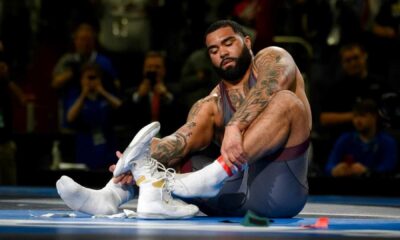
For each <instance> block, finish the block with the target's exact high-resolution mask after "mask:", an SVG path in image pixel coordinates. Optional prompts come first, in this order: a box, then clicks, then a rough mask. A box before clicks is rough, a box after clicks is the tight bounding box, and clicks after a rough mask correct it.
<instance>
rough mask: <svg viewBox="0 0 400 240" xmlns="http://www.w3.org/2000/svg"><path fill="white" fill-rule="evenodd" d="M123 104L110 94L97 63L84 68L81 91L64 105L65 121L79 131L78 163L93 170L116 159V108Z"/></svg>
mask: <svg viewBox="0 0 400 240" xmlns="http://www.w3.org/2000/svg"><path fill="white" fill-rule="evenodd" d="M121 104H122V101H121V100H120V99H119V98H117V97H115V96H114V95H112V94H111V93H110V92H108V91H107V90H106V89H105V88H104V87H103V83H102V75H101V70H100V68H99V66H98V65H96V64H87V65H85V66H84V67H83V68H82V74H81V89H80V90H79V91H75V92H71V93H70V94H69V96H68V98H67V101H66V102H65V105H66V106H65V109H66V111H65V112H66V121H67V123H68V125H69V127H71V128H72V129H74V130H75V131H76V155H77V156H76V161H77V162H79V163H85V164H86V165H87V166H88V167H89V168H90V169H107V167H108V165H109V164H111V163H113V162H114V159H115V157H114V156H115V150H116V146H115V136H114V135H115V133H114V132H113V131H114V129H113V122H112V115H113V112H112V111H113V109H117V108H119V107H120V106H121Z"/></svg>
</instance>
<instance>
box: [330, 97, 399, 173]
mask: <svg viewBox="0 0 400 240" xmlns="http://www.w3.org/2000/svg"><path fill="white" fill-rule="evenodd" d="M353 115H354V117H353V126H354V128H355V131H352V132H346V133H343V134H342V135H341V136H340V138H339V139H338V140H337V141H336V143H335V146H334V148H333V150H332V152H331V154H330V156H329V161H328V163H327V165H326V171H327V173H328V174H329V175H332V176H334V177H343V176H361V175H367V174H388V173H393V172H394V170H395V167H396V162H397V147H396V146H397V145H396V141H395V140H394V138H393V137H392V136H390V135H389V134H387V133H385V132H384V131H383V130H381V129H380V127H379V117H378V109H377V105H376V103H375V102H374V101H373V100H363V101H361V102H358V103H356V104H355V106H354V110H353Z"/></svg>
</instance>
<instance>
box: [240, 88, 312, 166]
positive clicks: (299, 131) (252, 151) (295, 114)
mask: <svg viewBox="0 0 400 240" xmlns="http://www.w3.org/2000/svg"><path fill="white" fill-rule="evenodd" d="M308 121H309V119H308V115H307V112H306V108H305V107H304V105H303V103H302V102H301V101H300V99H299V98H298V97H297V96H296V95H295V94H294V93H292V92H290V91H286V90H284V91H280V92H278V93H276V94H275V95H274V96H273V97H272V99H271V102H270V103H269V105H268V106H267V107H266V108H265V110H264V111H263V112H262V113H261V114H260V115H259V116H258V117H257V119H256V120H255V121H254V122H253V123H252V124H251V125H250V126H249V128H248V129H247V130H246V132H245V135H244V137H243V148H244V151H245V152H246V154H247V156H248V157H249V159H250V162H254V161H256V160H257V159H260V158H263V157H265V156H268V155H271V154H273V153H274V152H276V151H277V150H279V149H282V148H287V147H291V146H294V145H298V144H300V143H302V142H304V141H305V140H306V139H308V137H309V134H310V129H309V128H308V126H309V122H308Z"/></svg>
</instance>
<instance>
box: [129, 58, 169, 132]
mask: <svg viewBox="0 0 400 240" xmlns="http://www.w3.org/2000/svg"><path fill="white" fill-rule="evenodd" d="M165 80H166V63H165V56H164V54H163V53H162V52H155V51H150V52H148V53H147V54H146V56H145V58H144V62H143V78H142V80H141V82H140V84H139V86H138V87H137V88H135V89H131V90H128V91H127V94H126V95H127V98H128V99H126V100H125V101H124V107H123V110H122V114H123V115H126V114H131V115H132V116H130V117H128V118H129V119H130V120H129V122H128V123H125V124H129V125H130V126H129V128H133V129H130V130H129V133H131V132H132V131H134V132H136V131H138V130H139V129H140V128H141V127H142V126H144V125H146V124H148V123H150V122H152V121H159V122H161V124H162V123H166V122H170V121H168V120H167V119H170V117H172V115H173V113H172V106H173V104H172V103H173V101H174V95H173V94H172V93H171V91H170V90H169V89H168V87H167V85H166V81H165ZM165 125H170V124H165ZM164 130H166V129H164ZM165 133H166V132H165V131H164V132H162V134H165ZM130 138H131V136H129V139H130Z"/></svg>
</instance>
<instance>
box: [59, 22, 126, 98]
mask: <svg viewBox="0 0 400 240" xmlns="http://www.w3.org/2000/svg"><path fill="white" fill-rule="evenodd" d="M96 36H97V35H96V32H95V30H94V29H93V27H92V26H91V25H89V24H87V23H82V24H80V25H79V26H78V27H77V29H76V31H75V32H74V35H73V41H74V49H73V52H70V53H66V54H64V55H63V56H62V57H61V58H60V60H59V61H58V63H57V65H56V66H55V68H54V72H53V80H52V83H51V84H52V86H53V87H54V88H55V89H58V90H59V91H60V92H61V94H67V93H68V92H69V91H70V90H76V89H79V86H80V83H79V77H80V69H81V67H82V66H83V65H84V64H86V63H96V64H98V65H99V66H100V68H101V69H102V71H103V73H104V75H103V81H104V83H103V84H104V87H105V88H107V89H108V90H114V91H115V90H116V89H118V88H119V80H118V78H117V73H116V70H115V69H114V67H113V65H112V63H111V61H110V60H109V59H108V58H107V57H106V56H104V55H102V54H100V53H98V52H97V51H96Z"/></svg>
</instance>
